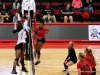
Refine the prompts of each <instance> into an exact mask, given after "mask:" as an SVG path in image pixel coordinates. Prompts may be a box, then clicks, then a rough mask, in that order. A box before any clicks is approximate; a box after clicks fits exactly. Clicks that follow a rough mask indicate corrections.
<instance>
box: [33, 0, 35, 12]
mask: <svg viewBox="0 0 100 75" xmlns="http://www.w3.org/2000/svg"><path fill="white" fill-rule="evenodd" d="M33 11H34V13H35V12H36V4H35V1H33Z"/></svg>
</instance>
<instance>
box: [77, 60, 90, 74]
mask: <svg viewBox="0 0 100 75" xmlns="http://www.w3.org/2000/svg"><path fill="white" fill-rule="evenodd" d="M77 69H80V70H81V71H84V72H81V75H91V72H90V63H89V62H88V61H85V60H84V61H79V62H78V63H77ZM85 71H86V72H85Z"/></svg>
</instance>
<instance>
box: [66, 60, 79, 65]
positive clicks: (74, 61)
mask: <svg viewBox="0 0 100 75" xmlns="http://www.w3.org/2000/svg"><path fill="white" fill-rule="evenodd" d="M67 61H68V62H69V61H72V62H73V63H74V64H75V63H77V59H68V60H67Z"/></svg>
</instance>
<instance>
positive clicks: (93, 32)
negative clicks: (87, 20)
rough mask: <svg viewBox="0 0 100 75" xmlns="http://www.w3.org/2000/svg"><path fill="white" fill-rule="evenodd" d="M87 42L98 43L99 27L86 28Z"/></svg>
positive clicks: (99, 36) (99, 37)
mask: <svg viewBox="0 0 100 75" xmlns="http://www.w3.org/2000/svg"><path fill="white" fill-rule="evenodd" d="M88 36H89V40H92V41H93V40H94V41H100V25H89V26H88Z"/></svg>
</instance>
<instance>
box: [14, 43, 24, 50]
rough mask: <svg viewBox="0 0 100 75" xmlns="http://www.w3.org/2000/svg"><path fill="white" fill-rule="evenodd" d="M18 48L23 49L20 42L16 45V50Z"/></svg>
mask: <svg viewBox="0 0 100 75" xmlns="http://www.w3.org/2000/svg"><path fill="white" fill-rule="evenodd" d="M18 49H20V50H23V45H22V44H21V43H20V44H17V45H16V46H15V50H18Z"/></svg>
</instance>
